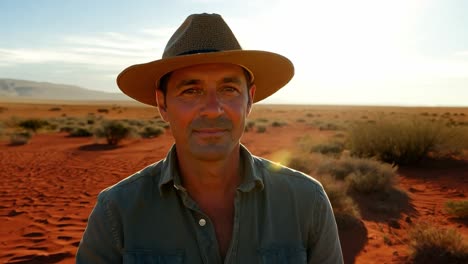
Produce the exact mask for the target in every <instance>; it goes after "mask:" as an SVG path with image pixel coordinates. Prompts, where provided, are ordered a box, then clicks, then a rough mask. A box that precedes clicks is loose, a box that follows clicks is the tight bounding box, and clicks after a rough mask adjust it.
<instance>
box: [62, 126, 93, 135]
mask: <svg viewBox="0 0 468 264" xmlns="http://www.w3.org/2000/svg"><path fill="white" fill-rule="evenodd" d="M61 131H64V128H63V127H62V128H61ZM68 135H69V136H70V137H91V136H93V132H91V131H90V130H89V129H87V128H85V127H74V128H71V130H70V131H69V134H68Z"/></svg>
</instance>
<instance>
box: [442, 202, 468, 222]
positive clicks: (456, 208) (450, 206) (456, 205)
mask: <svg viewBox="0 0 468 264" xmlns="http://www.w3.org/2000/svg"><path fill="white" fill-rule="evenodd" d="M445 211H446V212H447V213H449V214H451V215H453V216H455V217H458V218H461V219H468V200H462V201H448V202H446V203H445Z"/></svg>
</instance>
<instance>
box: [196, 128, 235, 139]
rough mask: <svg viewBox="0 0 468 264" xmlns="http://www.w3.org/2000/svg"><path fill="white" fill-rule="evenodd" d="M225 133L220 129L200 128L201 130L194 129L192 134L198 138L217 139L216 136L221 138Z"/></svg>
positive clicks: (224, 130)
mask: <svg viewBox="0 0 468 264" xmlns="http://www.w3.org/2000/svg"><path fill="white" fill-rule="evenodd" d="M227 131H228V130H227V129H222V128H202V129H196V130H194V131H193V132H194V133H195V134H197V135H200V136H205V137H217V136H222V135H223V134H224V133H226V132H227Z"/></svg>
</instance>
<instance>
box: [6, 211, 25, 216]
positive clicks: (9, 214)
mask: <svg viewBox="0 0 468 264" xmlns="http://www.w3.org/2000/svg"><path fill="white" fill-rule="evenodd" d="M20 214H24V212H21V211H16V210H11V211H10V212H9V213H8V216H17V215H20Z"/></svg>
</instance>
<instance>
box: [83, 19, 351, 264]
mask: <svg viewBox="0 0 468 264" xmlns="http://www.w3.org/2000/svg"><path fill="white" fill-rule="evenodd" d="M293 72H294V68H293V65H292V63H291V62H290V61H289V60H288V59H287V58H285V57H283V56H281V55H278V54H275V53H271V52H265V51H247V50H242V49H241V47H240V45H239V43H238V42H237V40H236V38H235V36H234V34H233V33H232V32H231V30H230V29H229V27H228V26H227V24H226V23H225V22H224V20H223V19H222V17H221V16H219V15H216V14H195V15H191V16H189V17H188V18H187V19H186V20H185V21H184V23H183V24H182V25H181V26H180V27H179V28H178V29H177V31H176V32H175V33H174V35H173V36H172V37H171V39H170V40H169V42H168V44H167V46H166V49H165V51H164V54H163V58H162V59H160V60H157V61H153V62H149V63H146V64H140V65H134V66H131V67H129V68H127V69H126V70H124V71H123V72H122V73H121V74H120V75H119V76H118V78H117V83H118V85H119V87H120V89H121V90H122V91H123V92H124V93H126V94H127V95H129V96H130V97H132V98H134V99H136V100H138V101H140V102H143V103H146V104H149V105H154V106H157V107H158V109H159V112H160V114H161V116H162V118H163V119H164V120H165V121H167V122H169V124H170V127H171V131H172V134H173V136H174V139H175V145H174V146H173V147H172V149H171V150H170V151H169V153H168V155H167V157H166V158H165V159H164V160H162V161H159V162H157V163H155V164H153V165H150V166H148V167H147V168H145V169H143V170H141V171H139V172H137V173H135V174H134V175H132V176H130V177H128V178H126V179H124V180H122V181H121V182H119V183H117V184H116V185H114V186H111V187H109V188H107V189H105V190H104V191H102V192H101V193H100V194H99V197H98V201H97V203H96V206H95V208H94V210H93V212H92V213H91V215H90V217H89V221H88V226H87V228H86V230H85V233H84V235H83V239H82V240H81V243H80V245H79V248H78V252H77V256H76V260H77V263H121V262H124V263H342V262H343V260H342V253H341V248H340V243H339V239H338V234H337V228H336V222H335V219H334V216H333V211H332V209H331V205H330V202H329V200H328V198H327V196H326V194H325V192H324V190H323V188H322V186H321V185H320V183H318V182H317V181H315V180H314V179H312V178H310V177H308V176H307V175H305V174H303V173H300V172H298V171H294V170H292V169H289V168H286V167H282V166H280V165H278V164H274V163H272V162H270V161H268V160H265V159H262V158H259V157H255V156H253V155H252V154H250V153H249V152H248V150H247V149H246V148H245V147H244V146H242V145H241V144H240V138H241V136H242V133H243V131H244V127H245V122H246V118H247V116H248V114H249V113H250V110H251V107H252V104H253V103H254V102H257V101H260V100H262V99H264V98H266V97H268V96H269V95H271V94H273V93H274V92H276V91H277V90H278V89H280V88H281V87H282V86H284V85H285V84H286V83H287V82H288V81H289V80H290V79H291V78H292V76H293Z"/></svg>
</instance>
